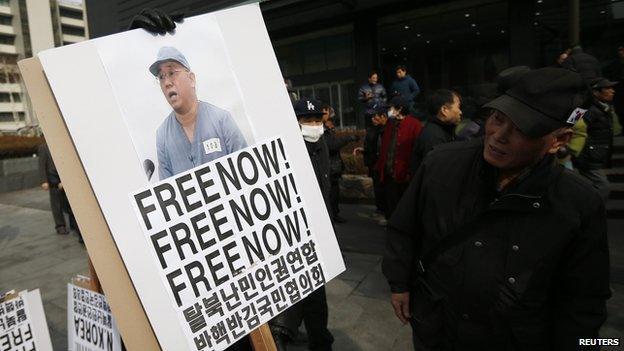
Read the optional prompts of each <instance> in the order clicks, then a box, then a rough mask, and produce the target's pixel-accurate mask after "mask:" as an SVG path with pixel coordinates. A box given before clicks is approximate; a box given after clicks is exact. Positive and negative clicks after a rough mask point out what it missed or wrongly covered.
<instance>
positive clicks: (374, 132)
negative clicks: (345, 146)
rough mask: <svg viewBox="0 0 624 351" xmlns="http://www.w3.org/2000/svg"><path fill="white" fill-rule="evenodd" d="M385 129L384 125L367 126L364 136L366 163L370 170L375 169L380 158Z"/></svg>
mask: <svg viewBox="0 0 624 351" xmlns="http://www.w3.org/2000/svg"><path fill="white" fill-rule="evenodd" d="M383 131H384V127H383V126H370V127H368V128H366V136H365V137H364V165H365V166H366V167H368V169H369V171H371V170H373V168H374V167H375V163H376V162H377V160H378V159H379V152H380V151H381V136H382V135H383Z"/></svg>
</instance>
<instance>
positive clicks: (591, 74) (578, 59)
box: [561, 45, 602, 82]
mask: <svg viewBox="0 0 624 351" xmlns="http://www.w3.org/2000/svg"><path fill="white" fill-rule="evenodd" d="M561 67H562V68H567V69H570V70H573V71H575V72H578V73H579V74H580V75H581V77H583V79H584V80H585V82H589V81H591V80H592V79H595V78H598V77H602V69H601V68H600V62H598V59H597V58H595V57H594V56H592V55H590V54H588V53H586V52H584V51H583V48H582V47H581V46H580V45H576V46H574V47H573V48H572V50H571V51H570V54H569V55H568V57H567V58H566V59H565V60H564V61H563V62H562V63H561Z"/></svg>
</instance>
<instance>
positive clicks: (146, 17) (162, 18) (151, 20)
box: [128, 9, 184, 35]
mask: <svg viewBox="0 0 624 351" xmlns="http://www.w3.org/2000/svg"><path fill="white" fill-rule="evenodd" d="M182 21H184V14H181V13H176V14H171V15H168V14H166V13H164V12H162V11H160V10H156V9H143V10H142V11H141V12H139V14H138V15H136V16H134V17H133V18H132V22H130V27H128V29H136V28H143V29H145V30H146V31H148V32H150V33H153V34H163V35H164V34H166V33H170V34H173V32H174V31H175V28H176V22H182Z"/></svg>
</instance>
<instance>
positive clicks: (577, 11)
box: [568, 0, 581, 46]
mask: <svg viewBox="0 0 624 351" xmlns="http://www.w3.org/2000/svg"><path fill="white" fill-rule="evenodd" d="M568 4H569V6H568V26H569V28H568V44H569V45H570V46H573V45H578V44H580V31H581V20H580V19H581V1H580V0H568Z"/></svg>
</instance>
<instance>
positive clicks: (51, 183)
mask: <svg viewBox="0 0 624 351" xmlns="http://www.w3.org/2000/svg"><path fill="white" fill-rule="evenodd" d="M37 156H38V157H39V175H40V179H41V188H42V189H43V190H48V191H49V193H50V208H51V209H52V216H53V217H54V224H55V228H56V233H57V234H69V231H68V230H67V223H66V222H65V213H67V214H68V216H69V228H70V229H71V230H74V231H75V232H76V233H77V234H78V240H79V241H80V242H82V235H81V234H80V229H79V228H78V224H77V223H76V218H75V217H74V213H73V212H72V209H71V206H70V205H69V200H68V199H67V195H66V194H65V189H63V183H62V182H61V177H60V176H59V174H58V171H57V170H56V166H55V165H54V160H53V159H52V155H51V154H50V149H48V144H46V143H45V142H44V143H43V144H41V145H39V148H38V150H37Z"/></svg>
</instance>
